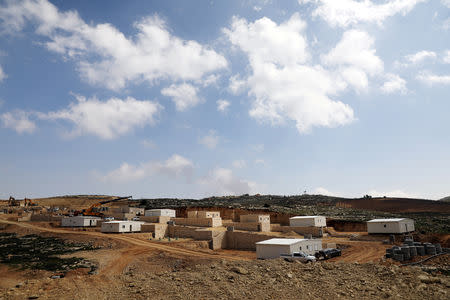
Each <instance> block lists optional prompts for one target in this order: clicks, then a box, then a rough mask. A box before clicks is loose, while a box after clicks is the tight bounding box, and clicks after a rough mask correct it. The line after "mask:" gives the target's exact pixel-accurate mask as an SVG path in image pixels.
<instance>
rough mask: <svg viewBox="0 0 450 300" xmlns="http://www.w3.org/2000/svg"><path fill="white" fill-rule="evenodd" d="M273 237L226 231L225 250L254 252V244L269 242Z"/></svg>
mask: <svg viewBox="0 0 450 300" xmlns="http://www.w3.org/2000/svg"><path fill="white" fill-rule="evenodd" d="M271 238H273V236H270V235H265V234H255V233H248V232H238V231H227V232H226V245H225V249H236V250H256V245H255V244H256V243H257V242H261V241H265V240H269V239H271Z"/></svg>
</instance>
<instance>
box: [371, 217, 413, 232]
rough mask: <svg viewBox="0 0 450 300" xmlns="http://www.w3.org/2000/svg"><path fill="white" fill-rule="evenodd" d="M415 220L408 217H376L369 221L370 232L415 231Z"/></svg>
mask: <svg viewBox="0 0 450 300" xmlns="http://www.w3.org/2000/svg"><path fill="white" fill-rule="evenodd" d="M414 230H415V229H414V220H412V219H407V218H396V219H374V220H370V221H368V222H367V232H368V233H369V234H370V233H394V234H395V233H406V232H412V231H414Z"/></svg>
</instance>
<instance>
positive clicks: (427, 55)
mask: <svg viewBox="0 0 450 300" xmlns="http://www.w3.org/2000/svg"><path fill="white" fill-rule="evenodd" d="M436 56H437V55H436V53H435V52H433V51H426V50H422V51H419V52H417V53H414V54H410V55H406V56H405V59H406V60H407V61H409V62H410V63H412V64H420V63H422V62H424V61H425V60H427V59H435V58H436Z"/></svg>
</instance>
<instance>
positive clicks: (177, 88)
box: [161, 83, 203, 111]
mask: <svg viewBox="0 0 450 300" xmlns="http://www.w3.org/2000/svg"><path fill="white" fill-rule="evenodd" d="M197 93H198V88H197V87H195V86H193V85H191V84H188V83H182V84H178V85H177V84H172V85H171V86H169V87H167V88H164V89H162V90H161V94H163V95H164V96H167V97H172V101H173V102H174V103H175V107H176V109H177V110H178V111H185V110H187V109H188V108H191V107H194V106H196V105H197V104H199V103H201V102H203V100H202V99H201V98H200V97H199V96H198V95H197Z"/></svg>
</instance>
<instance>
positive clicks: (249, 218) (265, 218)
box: [239, 215, 270, 223]
mask: <svg viewBox="0 0 450 300" xmlns="http://www.w3.org/2000/svg"><path fill="white" fill-rule="evenodd" d="M239 220H240V221H241V223H262V222H268V223H270V215H240V216H239Z"/></svg>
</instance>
